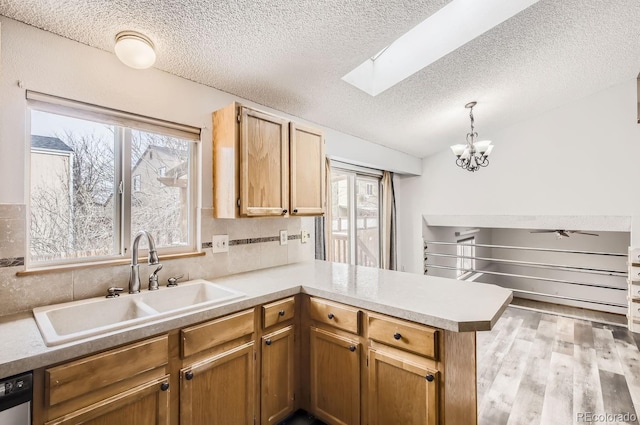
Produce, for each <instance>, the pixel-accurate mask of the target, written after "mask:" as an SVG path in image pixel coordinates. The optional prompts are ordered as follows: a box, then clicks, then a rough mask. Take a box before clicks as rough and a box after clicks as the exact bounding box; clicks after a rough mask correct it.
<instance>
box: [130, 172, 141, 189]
mask: <svg viewBox="0 0 640 425" xmlns="http://www.w3.org/2000/svg"><path fill="white" fill-rule="evenodd" d="M131 186H132V187H131V190H133V191H134V192H140V189H141V188H142V182H141V181H140V174H138V175H135V176H133V180H132V181H131Z"/></svg>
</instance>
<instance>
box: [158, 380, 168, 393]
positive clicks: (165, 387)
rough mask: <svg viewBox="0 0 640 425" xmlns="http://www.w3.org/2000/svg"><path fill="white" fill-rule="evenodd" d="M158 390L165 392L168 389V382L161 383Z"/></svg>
mask: <svg viewBox="0 0 640 425" xmlns="http://www.w3.org/2000/svg"><path fill="white" fill-rule="evenodd" d="M160 389H161V390H162V391H167V390H168V389H169V383H168V382H163V383H162V384H160Z"/></svg>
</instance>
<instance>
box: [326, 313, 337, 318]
mask: <svg viewBox="0 0 640 425" xmlns="http://www.w3.org/2000/svg"><path fill="white" fill-rule="evenodd" d="M327 317H328V318H329V320H331V319H333V318H334V317H335V316H334V315H333V313H329V314H328V315H327Z"/></svg>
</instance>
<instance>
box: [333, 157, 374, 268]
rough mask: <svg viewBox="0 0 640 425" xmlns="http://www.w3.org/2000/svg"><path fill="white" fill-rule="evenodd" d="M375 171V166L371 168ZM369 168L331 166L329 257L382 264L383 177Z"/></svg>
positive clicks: (367, 263) (338, 260) (361, 263)
mask: <svg viewBox="0 0 640 425" xmlns="http://www.w3.org/2000/svg"><path fill="white" fill-rule="evenodd" d="M372 171H373V172H375V170H372ZM381 176H382V173H380V174H379V175H377V174H374V173H371V172H370V173H367V172H366V170H365V171H362V170H359V169H357V168H356V169H347V168H337V167H332V169H331V205H330V208H331V234H330V241H329V244H330V247H329V250H328V252H329V259H330V260H331V261H335V262H340V263H349V264H355V265H362V266H371V267H379V266H380V252H381V248H380V243H381V237H380V202H381V196H380V181H381Z"/></svg>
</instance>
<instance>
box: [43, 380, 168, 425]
mask: <svg viewBox="0 0 640 425" xmlns="http://www.w3.org/2000/svg"><path fill="white" fill-rule="evenodd" d="M80 423H81V424H84V425H112V424H136V425H169V376H168V375H166V376H164V377H162V378H159V379H155V380H153V381H149V382H148V383H146V384H143V385H140V386H137V387H135V388H132V389H130V390H128V391H124V392H122V393H120V394H117V395H115V396H113V397H109V398H107V399H105V400H102V401H100V402H98V403H95V404H92V405H90V406H87V407H85V408H82V409H79V410H77V411H75V412H71V413H69V414H66V415H64V416H63V417H61V418H58V419H55V420H53V421H49V422H47V423H46V424H45V425H71V424H80Z"/></svg>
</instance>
